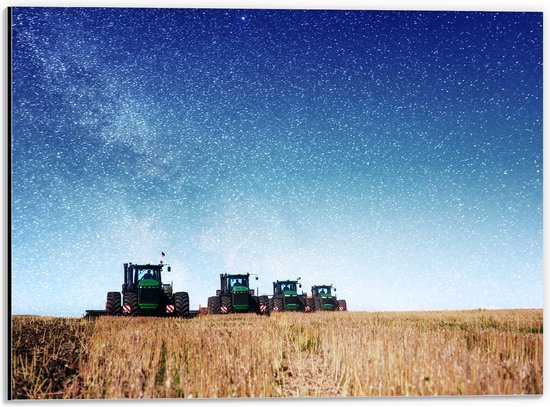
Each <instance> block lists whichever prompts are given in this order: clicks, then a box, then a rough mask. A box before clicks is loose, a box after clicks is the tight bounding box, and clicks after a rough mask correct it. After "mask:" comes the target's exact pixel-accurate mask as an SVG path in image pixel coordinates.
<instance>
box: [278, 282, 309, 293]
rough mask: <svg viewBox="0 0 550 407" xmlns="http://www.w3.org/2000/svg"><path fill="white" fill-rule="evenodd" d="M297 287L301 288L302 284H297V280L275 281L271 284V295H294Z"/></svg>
mask: <svg viewBox="0 0 550 407" xmlns="http://www.w3.org/2000/svg"><path fill="white" fill-rule="evenodd" d="M298 287H302V284H298V281H297V280H286V281H279V280H277V281H275V282H274V283H273V295H279V294H282V295H296V294H298Z"/></svg>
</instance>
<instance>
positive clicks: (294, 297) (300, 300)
mask: <svg viewBox="0 0 550 407" xmlns="http://www.w3.org/2000/svg"><path fill="white" fill-rule="evenodd" d="M299 281H300V277H298V279H297V280H283V281H279V280H277V281H274V282H273V297H271V298H270V299H269V312H270V313H271V312H283V311H301V312H310V311H312V308H311V306H310V305H308V304H307V301H306V300H307V299H306V294H305V293H303V292H302V294H298V288H302V284H300V283H299Z"/></svg>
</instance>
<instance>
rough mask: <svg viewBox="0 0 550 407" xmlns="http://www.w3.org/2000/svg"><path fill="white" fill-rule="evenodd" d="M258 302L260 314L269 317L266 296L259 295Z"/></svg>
mask: <svg viewBox="0 0 550 407" xmlns="http://www.w3.org/2000/svg"><path fill="white" fill-rule="evenodd" d="M258 301H259V303H260V314H262V315H269V299H268V298H267V295H260V297H259V298H258Z"/></svg>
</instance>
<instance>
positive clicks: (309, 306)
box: [305, 298, 315, 312]
mask: <svg viewBox="0 0 550 407" xmlns="http://www.w3.org/2000/svg"><path fill="white" fill-rule="evenodd" d="M305 311H306V312H315V300H314V299H313V298H306V309H305Z"/></svg>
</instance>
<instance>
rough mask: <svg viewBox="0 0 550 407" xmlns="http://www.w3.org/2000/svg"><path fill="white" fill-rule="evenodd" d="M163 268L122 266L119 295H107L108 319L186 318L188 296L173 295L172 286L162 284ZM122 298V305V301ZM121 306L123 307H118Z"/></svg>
mask: <svg viewBox="0 0 550 407" xmlns="http://www.w3.org/2000/svg"><path fill="white" fill-rule="evenodd" d="M164 266H167V271H171V267H170V266H169V265H166V264H162V262H161V264H132V263H124V284H122V295H121V293H119V292H109V293H107V303H106V305H105V311H106V314H107V315H117V316H118V315H129V316H137V315H151V316H178V317H184V318H188V317H189V316H190V314H189V295H188V294H187V293H186V292H177V293H173V292H172V284H163V283H162V279H161V274H162V269H163V267H164ZM121 298H122V301H121ZM121 302H122V304H121Z"/></svg>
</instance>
